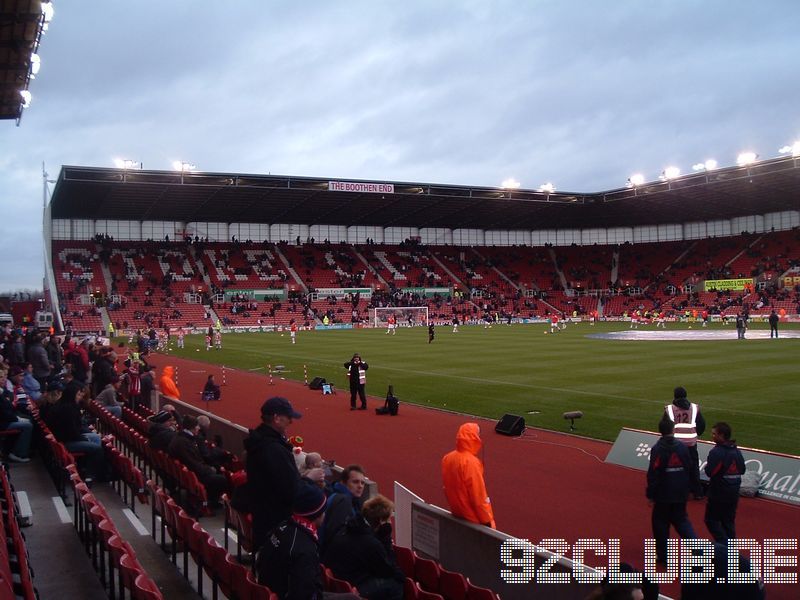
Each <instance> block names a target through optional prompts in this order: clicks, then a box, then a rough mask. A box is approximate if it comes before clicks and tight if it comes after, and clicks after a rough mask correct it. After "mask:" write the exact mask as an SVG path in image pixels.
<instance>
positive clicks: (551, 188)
mask: <svg viewBox="0 0 800 600" xmlns="http://www.w3.org/2000/svg"><path fill="white" fill-rule="evenodd" d="M539 191H540V192H544V193H546V194H552V193H553V192H555V191H556V186H555V185H553V184H552V183H550V182H549V181H548V182H547V183H543V184H542V185H540V186H539Z"/></svg>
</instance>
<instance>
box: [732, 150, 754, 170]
mask: <svg viewBox="0 0 800 600" xmlns="http://www.w3.org/2000/svg"><path fill="white" fill-rule="evenodd" d="M757 159H758V154H756V153H755V152H742V153H740V154H739V156H737V157H736V164H737V165H739V166H740V167H746V166H747V165H752V164H753V163H754V162H756V160H757Z"/></svg>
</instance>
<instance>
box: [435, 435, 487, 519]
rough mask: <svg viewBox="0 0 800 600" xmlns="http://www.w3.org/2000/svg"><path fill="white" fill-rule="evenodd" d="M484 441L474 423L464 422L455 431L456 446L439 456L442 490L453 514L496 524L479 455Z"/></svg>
mask: <svg viewBox="0 0 800 600" xmlns="http://www.w3.org/2000/svg"><path fill="white" fill-rule="evenodd" d="M482 445H483V442H482V441H481V435H480V427H479V426H478V424H477V423H464V424H463V425H461V427H459V428H458V433H456V449H455V450H453V451H452V452H448V453H447V454H445V455H444V457H443V458H442V480H443V482H444V493H445V495H446V496H447V501H448V503H449V504H450V510H451V512H452V513H453V515H454V516H456V517H460V518H462V519H466V520H467V521H471V522H472V523H479V524H481V525H486V526H487V527H492V528H494V527H495V526H496V524H495V520H494V512H493V511H492V504H491V501H490V500H489V494H488V493H487V492H486V484H485V483H484V480H483V463H482V462H481V460H480V459H479V458H478V452H480V449H481V446H482Z"/></svg>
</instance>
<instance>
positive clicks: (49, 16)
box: [42, 0, 55, 31]
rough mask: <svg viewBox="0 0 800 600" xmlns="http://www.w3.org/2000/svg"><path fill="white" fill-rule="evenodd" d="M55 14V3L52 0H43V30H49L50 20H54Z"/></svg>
mask: <svg viewBox="0 0 800 600" xmlns="http://www.w3.org/2000/svg"><path fill="white" fill-rule="evenodd" d="M54 14H55V9H54V8H53V3H52V2H50V0H44V1H43V2H42V20H43V21H44V23H42V31H47V30H48V29H49V28H50V21H52V20H53V15H54Z"/></svg>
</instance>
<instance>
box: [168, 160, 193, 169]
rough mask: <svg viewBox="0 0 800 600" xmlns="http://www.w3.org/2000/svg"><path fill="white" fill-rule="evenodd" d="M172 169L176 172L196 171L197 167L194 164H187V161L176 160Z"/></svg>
mask: <svg viewBox="0 0 800 600" xmlns="http://www.w3.org/2000/svg"><path fill="white" fill-rule="evenodd" d="M172 168H173V169H175V170H176V171H182V172H186V171H194V170H195V169H196V168H197V167H195V166H194V165H193V164H192V163H190V162H186V161H185V160H174V161H172Z"/></svg>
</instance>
